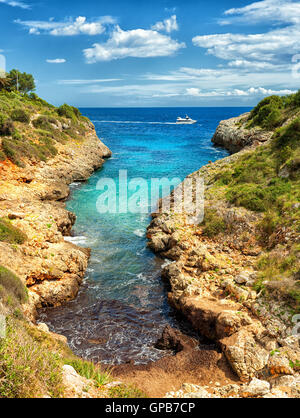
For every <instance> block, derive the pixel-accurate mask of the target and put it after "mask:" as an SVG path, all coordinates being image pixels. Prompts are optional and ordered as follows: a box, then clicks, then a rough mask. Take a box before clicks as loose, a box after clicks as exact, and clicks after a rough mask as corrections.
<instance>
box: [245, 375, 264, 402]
mask: <svg viewBox="0 0 300 418" xmlns="http://www.w3.org/2000/svg"><path fill="white" fill-rule="evenodd" d="M270 389H271V385H270V383H269V382H267V381H265V380H259V379H256V378H253V379H252V380H251V382H250V383H249V385H247V386H244V387H243V388H242V396H243V397H258V396H264V395H266V394H267V393H269V392H270Z"/></svg>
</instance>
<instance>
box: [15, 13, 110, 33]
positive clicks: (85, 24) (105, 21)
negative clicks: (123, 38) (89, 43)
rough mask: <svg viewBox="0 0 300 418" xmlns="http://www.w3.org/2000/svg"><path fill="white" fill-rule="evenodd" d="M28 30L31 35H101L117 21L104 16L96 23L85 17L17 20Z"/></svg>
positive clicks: (16, 21)
mask: <svg viewBox="0 0 300 418" xmlns="http://www.w3.org/2000/svg"><path fill="white" fill-rule="evenodd" d="M15 23H18V24H20V25H22V26H24V27H26V28H28V31H29V33H30V34H31V35H40V34H46V35H52V36H74V35H90V36H94V35H100V34H102V33H104V32H105V30H106V25H109V24H114V23H115V19H114V18H113V17H111V16H103V17H100V18H98V19H97V20H94V21H88V20H87V18H86V17H85V16H78V17H77V18H76V19H73V18H68V19H67V20H65V21H63V22H55V21H54V19H53V18H51V19H50V20H48V21H42V20H28V21H23V20H19V19H18V20H15Z"/></svg>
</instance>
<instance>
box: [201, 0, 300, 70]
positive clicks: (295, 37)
mask: <svg viewBox="0 0 300 418" xmlns="http://www.w3.org/2000/svg"><path fill="white" fill-rule="evenodd" d="M225 15H226V16H229V19H227V20H226V19H225V20H222V21H220V23H221V24H225V23H226V24H230V23H236V22H240V21H241V22H243V24H244V25H245V24H247V23H248V24H253V23H258V22H263V23H265V22H268V23H269V24H272V23H275V24H280V28H278V27H277V28H272V29H271V30H268V31H266V32H265V33H264V32H261V33H253V34H243V33H223V34H212V35H204V36H196V37H194V38H193V43H194V45H195V46H198V47H200V48H205V49H206V50H207V53H208V54H210V55H214V56H215V57H217V58H220V59H223V60H226V61H230V62H229V63H228V65H229V66H230V67H235V68H240V69H244V70H248V71H268V70H269V71H271V70H272V71H284V70H286V71H289V67H290V63H291V59H292V56H293V55H295V54H297V53H299V50H300V27H299V23H300V2H299V1H297V2H294V1H291V0H263V1H258V2H255V3H251V4H249V5H247V6H245V7H242V8H233V9H229V10H227V11H226V12H225Z"/></svg>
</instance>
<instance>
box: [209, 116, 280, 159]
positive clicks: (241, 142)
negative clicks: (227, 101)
mask: <svg viewBox="0 0 300 418" xmlns="http://www.w3.org/2000/svg"><path fill="white" fill-rule="evenodd" d="M248 116H249V113H245V114H244V115H241V116H238V117H236V118H232V119H228V120H223V121H221V122H220V124H219V126H218V127H217V129H216V132H215V134H214V136H213V138H212V142H213V143H214V144H216V145H220V146H223V147H224V148H226V149H228V150H229V151H230V152H237V151H240V150H241V149H243V148H245V147H249V146H252V145H258V144H260V143H264V142H266V141H268V140H269V139H270V138H271V136H272V133H270V132H263V131H262V130H261V129H257V128H252V129H246V128H245V126H244V121H246V120H247V118H248Z"/></svg>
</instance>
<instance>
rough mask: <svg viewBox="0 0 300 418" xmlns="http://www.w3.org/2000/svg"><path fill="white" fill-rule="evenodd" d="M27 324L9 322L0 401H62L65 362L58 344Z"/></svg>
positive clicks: (1, 343)
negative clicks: (56, 398) (30, 399)
mask: <svg viewBox="0 0 300 418" xmlns="http://www.w3.org/2000/svg"><path fill="white" fill-rule="evenodd" d="M48 340H49V341H47V339H45V338H44V336H43V334H42V333H39V332H38V331H35V330H34V329H33V327H31V326H30V325H29V324H27V323H26V322H25V321H21V320H18V319H16V318H14V317H13V316H9V317H8V318H7V324H6V337H5V338H3V339H0V397H2V398H39V397H45V396H50V397H61V396H62V394H63V390H64V387H63V384H62V376H61V367H62V360H61V355H60V353H59V350H58V349H57V347H56V346H55V342H54V341H53V339H52V340H50V338H49V337H48Z"/></svg>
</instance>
